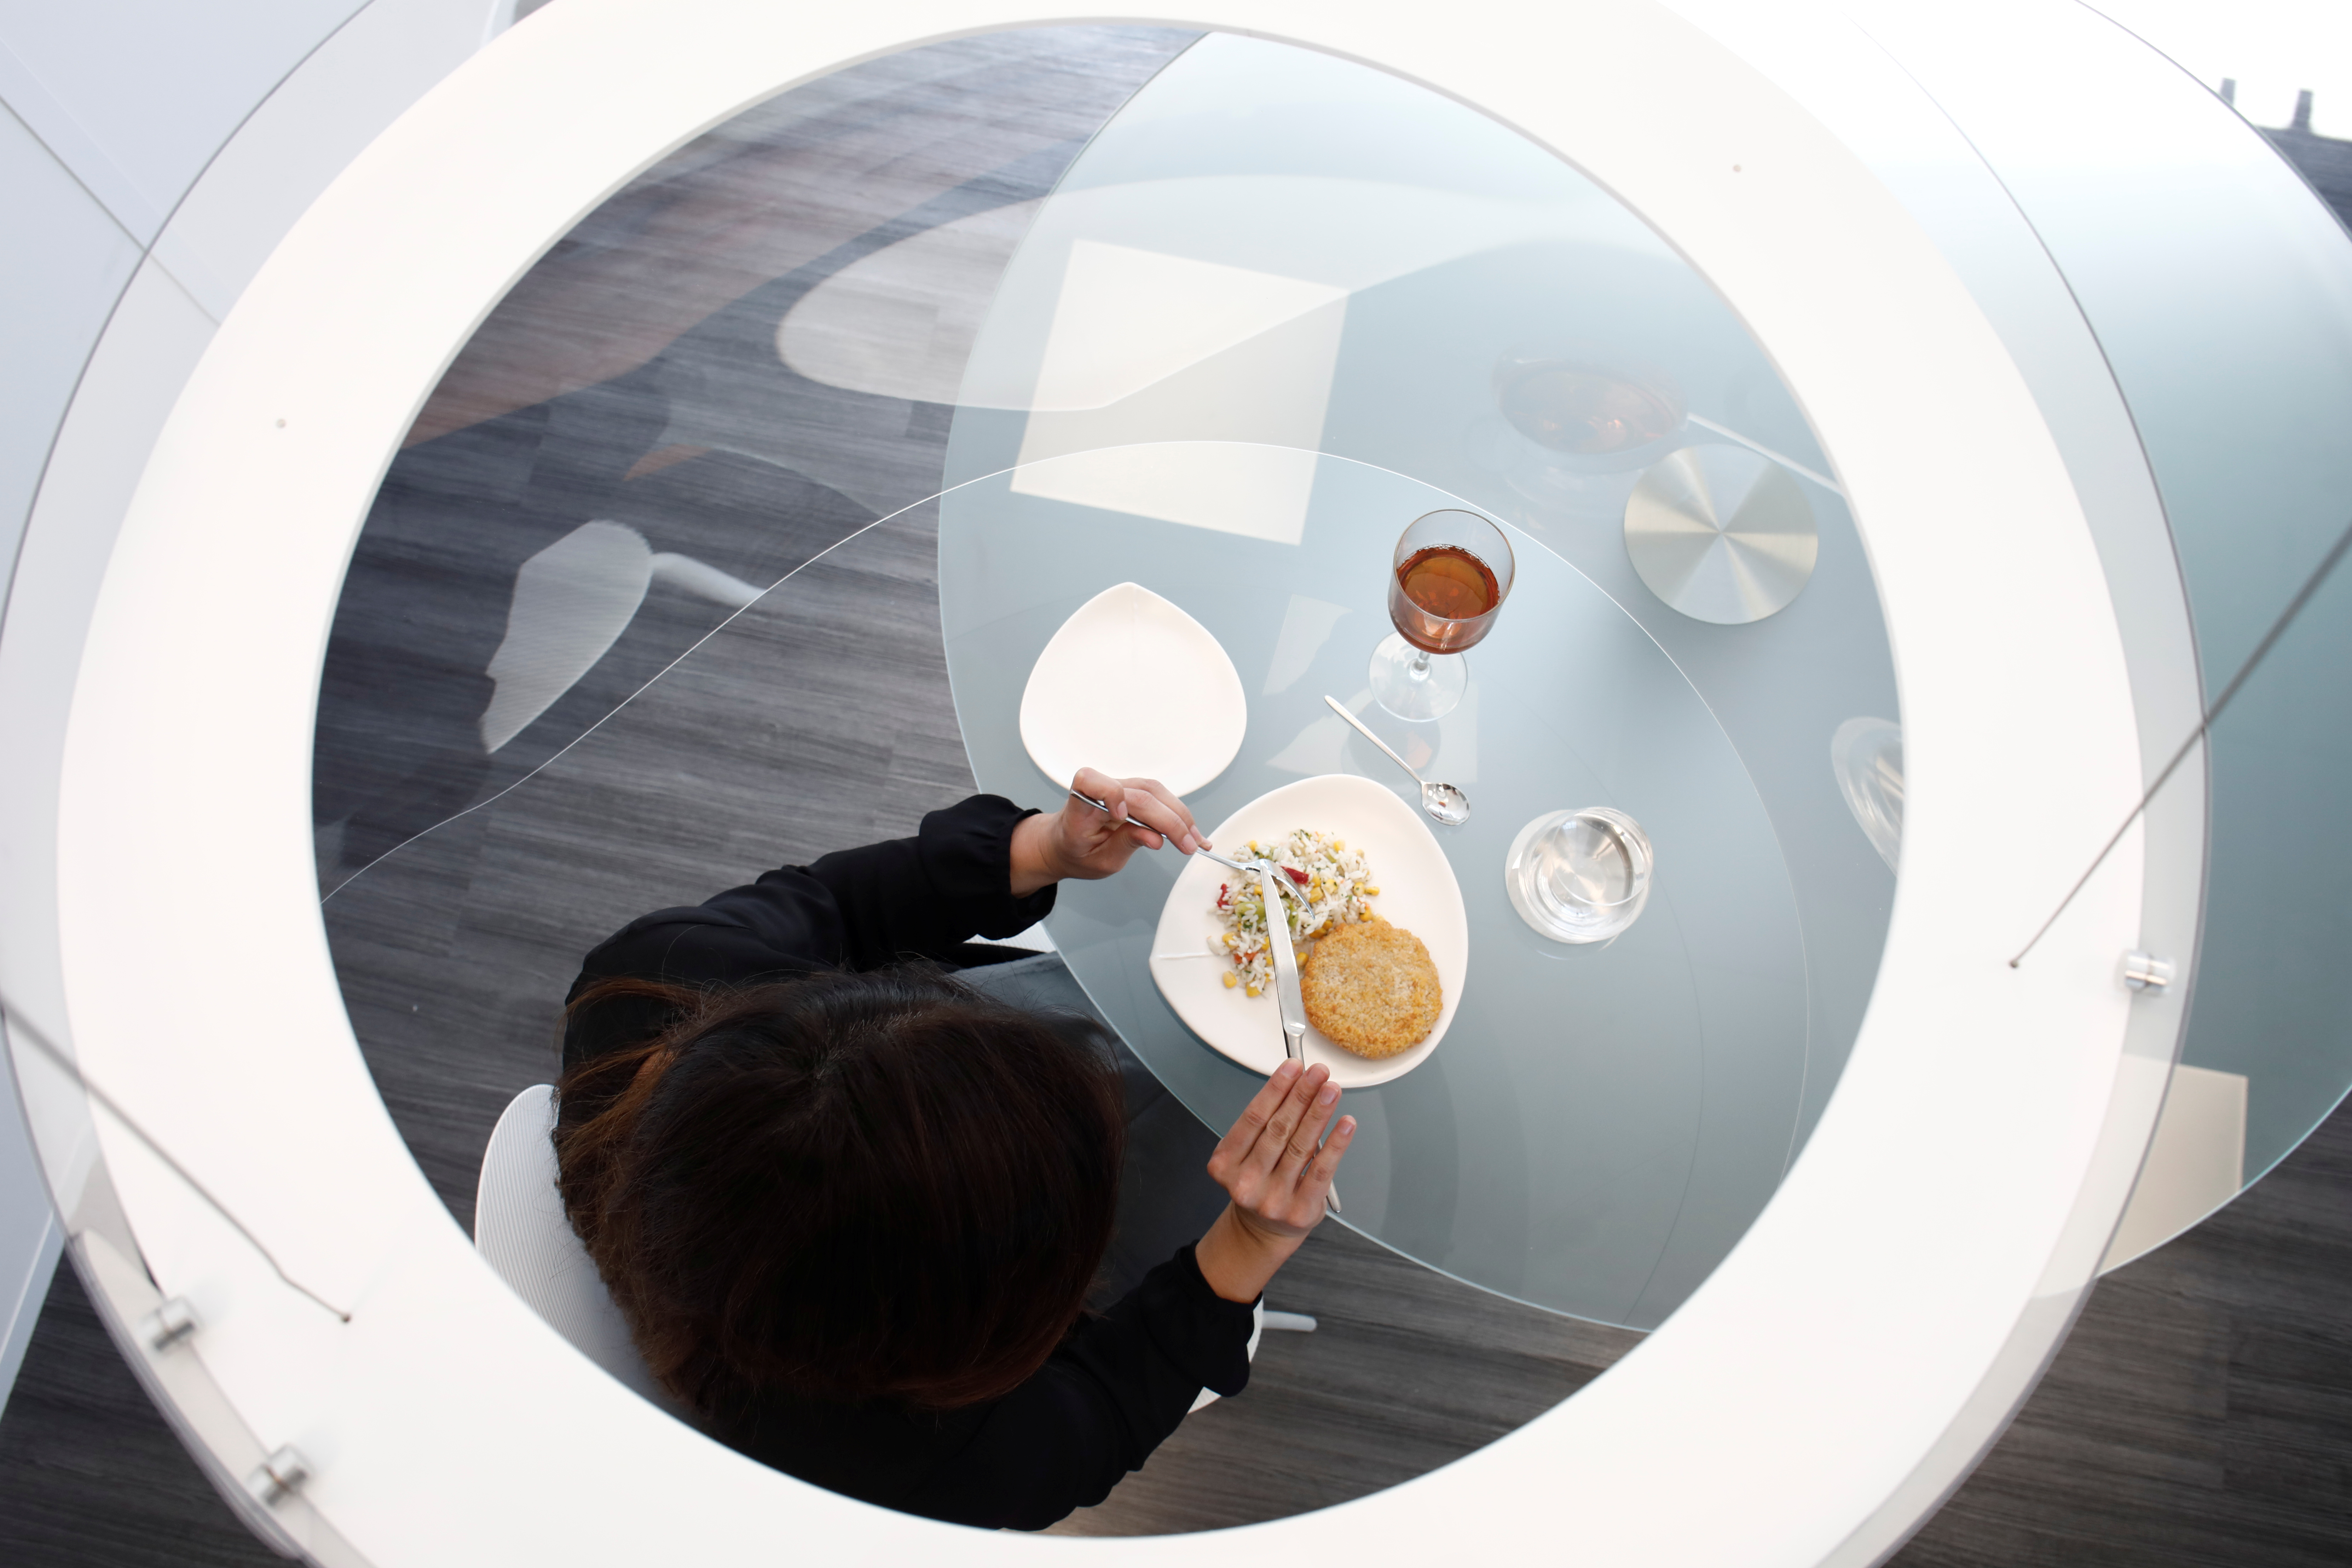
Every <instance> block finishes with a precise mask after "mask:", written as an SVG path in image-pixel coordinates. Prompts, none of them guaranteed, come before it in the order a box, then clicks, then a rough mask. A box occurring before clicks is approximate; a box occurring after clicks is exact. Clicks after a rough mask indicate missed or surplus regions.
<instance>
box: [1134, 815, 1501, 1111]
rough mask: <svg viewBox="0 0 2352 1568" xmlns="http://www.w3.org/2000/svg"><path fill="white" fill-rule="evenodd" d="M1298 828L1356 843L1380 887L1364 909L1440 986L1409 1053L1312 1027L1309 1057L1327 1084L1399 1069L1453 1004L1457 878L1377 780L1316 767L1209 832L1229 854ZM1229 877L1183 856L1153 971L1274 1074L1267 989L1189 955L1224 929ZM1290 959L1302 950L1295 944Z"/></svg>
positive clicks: (1277, 1058)
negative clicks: (1249, 986) (1410, 944)
mask: <svg viewBox="0 0 2352 1568" xmlns="http://www.w3.org/2000/svg"><path fill="white" fill-rule="evenodd" d="M1297 827H1309V828H1313V829H1315V830H1316V831H1318V832H1320V833H1329V834H1334V835H1336V836H1337V837H1340V838H1343V839H1345V840H1347V843H1348V847H1349V848H1350V849H1360V850H1361V851H1362V852H1363V855H1364V858H1365V860H1366V862H1367V863H1369V864H1370V867H1371V869H1372V882H1373V885H1374V886H1375V887H1377V888H1379V889H1381V891H1380V896H1379V897H1378V898H1376V899H1374V900H1372V912H1373V913H1375V914H1377V915H1379V916H1380V917H1381V919H1383V920H1385V921H1388V922H1389V923H1390V924H1391V925H1399V926H1402V927H1403V928H1404V929H1405V930H1407V931H1411V932H1412V934H1413V935H1415V936H1417V937H1419V938H1421V941H1422V945H1423V946H1424V947H1426V948H1428V949H1429V957H1430V961H1431V962H1432V963H1435V964H1436V965H1437V981H1438V984H1439V985H1441V986H1442V987H1444V993H1445V1001H1444V1007H1443V1008H1442V1009H1441V1010H1440V1011H1439V1013H1438V1015H1437V1026H1436V1027H1435V1028H1433V1029H1432V1030H1430V1031H1429V1038H1427V1039H1425V1040H1423V1041H1422V1042H1421V1044H1419V1045H1417V1046H1415V1047H1412V1049H1411V1050H1409V1051H1402V1052H1400V1053H1398V1054H1397V1055H1395V1056H1392V1057H1382V1058H1379V1059H1378V1060H1372V1059H1369V1058H1364V1057H1360V1056H1358V1055H1356V1054H1355V1053H1354V1052H1352V1051H1349V1050H1346V1049H1343V1048H1342V1047H1339V1046H1336V1045H1333V1044H1332V1043H1331V1042H1330V1041H1329V1040H1328V1039H1327V1038H1325V1037H1324V1036H1323V1032H1322V1031H1321V1030H1319V1029H1318V1028H1316V1027H1315V1026H1313V1025H1312V1024H1309V1025H1308V1026H1307V1062H1308V1064H1309V1065H1310V1066H1311V1065H1312V1064H1314V1063H1316V1062H1321V1063H1322V1064H1323V1065H1324V1066H1325V1067H1328V1068H1330V1069H1331V1081H1332V1082H1334V1083H1336V1084H1338V1085H1339V1087H1341V1088H1342V1089H1368V1088H1370V1086H1372V1085H1373V1084H1376V1083H1386V1082H1388V1081H1389V1080H1390V1079H1397V1078H1402V1077H1403V1076H1404V1075H1405V1074H1406V1073H1409V1072H1411V1071H1412V1069H1413V1068H1417V1067H1419V1066H1420V1065H1421V1064H1422V1063H1423V1062H1424V1061H1426V1060H1428V1059H1429V1053H1430V1052H1432V1051H1433V1050H1435V1049H1436V1048H1437V1042H1438V1041H1440V1040H1442V1039H1444V1037H1445V1031H1446V1030H1447V1029H1448V1028H1449V1027H1451V1026H1452V1025H1453V1023H1454V1012H1455V1011H1456V1010H1457V1009H1458V1008H1459V1007H1460V1006H1461V1005H1462V985H1463V982H1464V981H1465V979H1467V978H1468V976H1469V973H1470V917H1469V914H1468V912H1467V911H1466V910H1465V909H1464V908H1463V904H1462V884H1461V883H1459V882H1458V881H1456V880H1454V867H1453V866H1452V864H1451V863H1449V862H1448V861H1447V860H1446V858H1445V852H1444V850H1443V849H1440V848H1439V847H1437V840H1436V838H1435V837H1433V836H1432V835H1431V833H1430V831H1429V827H1428V825H1427V824H1426V823H1424V822H1423V820H1422V816H1421V813H1420V812H1419V811H1417V810H1415V809H1414V808H1413V807H1412V806H1410V805H1406V804H1405V803H1404V802H1403V801H1402V800H1401V799H1399V798H1398V797H1397V796H1396V795H1395V794H1394V793H1393V792H1391V790H1389V789H1387V788H1386V787H1384V786H1382V785H1381V784H1374V783H1373V782H1372V781H1371V780H1370V779H1365V778H1358V777H1356V776H1355V775H1354V774H1352V773H1324V774H1322V775H1320V776H1319V777H1316V778H1311V779H1301V780H1299V781H1298V782H1297V784H1285V785H1283V786H1282V787H1281V788H1280V789H1277V790H1273V791H1270V792H1269V793H1267V794H1265V795H1260V796H1258V797H1257V798H1256V799H1255V800H1254V801H1252V802H1250V803H1249V804H1248V805H1245V806H1243V807H1242V808H1241V809H1240V810H1239V811H1236V812H1234V814H1233V815H1232V816H1229V817H1227V818H1225V820H1224V821H1223V822H1221V823H1219V824H1218V825H1217V826H1215V827H1214V828H1213V829H1211V830H1210V834H1209V838H1210V841H1211V842H1212V843H1213V844H1214V845H1215V846H1216V847H1217V850H1218V852H1219V853H1221V854H1224V855H1231V856H1233V857H1234V858H1236V859H1238V858H1241V857H1242V855H1243V853H1244V850H1245V849H1246V847H1247V846H1248V844H1249V841H1250V840H1251V839H1253V838H1276V837H1281V836H1282V835H1284V834H1286V833H1288V832H1289V831H1290V830H1291V829H1293V828H1297ZM1233 876H1234V873H1233V872H1231V871H1228V870H1226V869H1225V868H1223V866H1220V865H1218V864H1217V863H1216V862H1215V861H1213V860H1204V859H1202V858H1199V857H1198V856H1195V857H1193V858H1192V859H1191V860H1189V861H1187V862H1186V863H1185V867H1184V869H1183V871H1182V872H1181V874H1179V875H1178V877H1177V879H1176V886H1175V887H1174V888H1173V889H1171V890H1170V892H1169V894H1168V902H1167V903H1166V904H1165V905H1163V906H1162V907H1161V909H1160V931H1159V933H1158V935H1157V936H1155V937H1154V938H1153V939H1152V943H1151V952H1152V958H1151V978H1152V980H1153V981H1154V982H1155V983H1156V984H1158V985H1159V987H1160V994H1161V995H1162V996H1165V997H1166V998H1168V1005H1170V1006H1171V1007H1173V1008H1175V1009H1176V1016H1178V1017H1180V1018H1181V1019H1183V1020H1184V1022H1185V1024H1186V1025H1187V1026H1189V1027H1190V1028H1191V1029H1192V1032H1193V1033H1194V1034H1196V1035H1198V1036H1200V1037H1201V1038H1202V1039H1204V1040H1206V1041H1208V1042H1209V1044H1210V1045H1211V1046H1213V1047H1215V1048H1216V1049H1217V1050H1218V1051H1219V1052H1221V1053H1223V1055H1225V1056H1228V1057H1230V1058H1233V1059H1234V1061H1237V1062H1239V1063H1241V1065H1242V1066H1244V1067H1245V1068H1249V1069H1250V1070H1251V1071H1252V1072H1261V1073H1271V1072H1272V1071H1274V1069H1275V1068H1278V1067H1280V1066H1281V1065H1282V1015H1281V1013H1280V1012H1279V1011H1278V1010H1277V1009H1276V1005H1275V1000H1274V993H1273V992H1272V991H1271V990H1268V991H1267V992H1266V993H1265V994H1263V995H1260V996H1255V997H1254V996H1251V995H1250V994H1248V993H1247V992H1246V991H1244V989H1243V988H1242V987H1241V986H1238V985H1236V986H1234V987H1232V988H1230V989H1228V988H1227V986H1226V985H1225V974H1226V972H1227V971H1228V970H1230V969H1231V968H1232V967H1233V966H1232V965H1231V964H1230V963H1226V962H1225V961H1224V960H1223V959H1222V958H1214V957H1207V956H1203V957H1199V958H1194V957H1192V956H1189V955H1191V954H1193V953H1202V954H1206V953H1207V952H1208V944H1209V943H1210V942H1211V941H1212V940H1213V939H1214V938H1216V937H1217V936H1218V935H1220V934H1222V933H1223V931H1224V923H1223V921H1220V920H1219V919H1218V918H1217V915H1216V912H1215V908H1214V906H1215V904H1216V901H1217V885H1218V884H1219V883H1220V882H1226V881H1230V880H1232V879H1233ZM1173 954H1185V955H1187V956H1183V957H1176V956H1171V955H1173ZM1298 956H1299V958H1300V960H1301V961H1302V962H1303V961H1304V960H1305V959H1306V957H1307V953H1306V951H1305V949H1304V948H1302V949H1301V951H1300V952H1299V955H1298Z"/></svg>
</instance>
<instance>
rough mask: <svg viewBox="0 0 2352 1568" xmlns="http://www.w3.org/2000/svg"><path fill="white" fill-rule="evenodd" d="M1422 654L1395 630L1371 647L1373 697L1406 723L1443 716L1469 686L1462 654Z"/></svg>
mask: <svg viewBox="0 0 2352 1568" xmlns="http://www.w3.org/2000/svg"><path fill="white" fill-rule="evenodd" d="M1422 658H1423V656H1422V651H1421V650H1420V649H1419V648H1417V647H1413V646H1412V644H1411V643H1409V642H1407V641H1405V640H1404V638H1403V637H1399V636H1398V635H1397V634H1396V633H1394V632H1391V633H1390V634H1389V635H1388V636H1387V637H1382V638H1381V645H1380V647H1376V648H1374V649H1372V668H1371V672H1370V679H1371V683H1372V700H1373V701H1375V702H1377V703H1379V704H1380V705H1381V707H1382V708H1384V709H1386V710H1389V711H1390V712H1391V713H1393V714H1395V715H1396V716H1397V717H1398V718H1400V719H1402V720H1404V721H1406V722H1407V723H1413V724H1418V723H1421V722H1423V721H1425V720H1430V719H1442V718H1444V716H1445V715H1446V714H1448V713H1451V712H1453V711H1454V705H1455V704H1457V703H1459V702H1460V701H1461V700H1462V694H1463V692H1465V691H1466V690H1468V689H1469V688H1470V666H1469V663H1468V661H1467V660H1465V658H1463V656H1462V655H1460V654H1458V653H1442V654H1434V655H1432V656H1430V657H1429V658H1428V660H1427V662H1425V663H1423V662H1421V661H1422ZM1416 666H1418V668H1416Z"/></svg>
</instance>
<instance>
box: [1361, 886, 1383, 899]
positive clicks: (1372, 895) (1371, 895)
mask: <svg viewBox="0 0 2352 1568" xmlns="http://www.w3.org/2000/svg"><path fill="white" fill-rule="evenodd" d="M1380 896H1381V890H1380V889H1378V888H1366V889H1364V897H1366V898H1368V899H1377V898H1379V897H1380Z"/></svg>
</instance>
